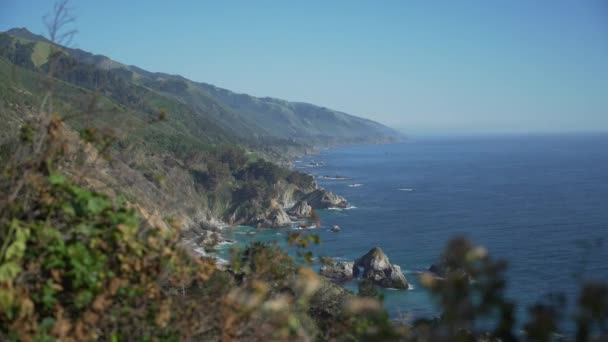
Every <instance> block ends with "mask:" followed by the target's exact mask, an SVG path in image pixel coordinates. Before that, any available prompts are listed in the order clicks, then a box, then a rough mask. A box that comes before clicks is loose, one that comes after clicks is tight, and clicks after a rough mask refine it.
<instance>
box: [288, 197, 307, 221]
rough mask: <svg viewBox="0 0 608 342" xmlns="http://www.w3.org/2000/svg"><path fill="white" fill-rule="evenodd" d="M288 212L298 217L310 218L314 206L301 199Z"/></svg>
mask: <svg viewBox="0 0 608 342" xmlns="http://www.w3.org/2000/svg"><path fill="white" fill-rule="evenodd" d="M287 213H288V214H289V215H291V216H294V217H297V218H309V217H310V215H311V214H312V207H311V206H310V205H309V204H308V202H306V201H299V202H298V203H296V204H295V205H294V206H293V207H292V208H291V209H289V210H288V211H287Z"/></svg>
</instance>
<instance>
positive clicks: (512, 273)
mask: <svg viewBox="0 0 608 342" xmlns="http://www.w3.org/2000/svg"><path fill="white" fill-rule="evenodd" d="M311 160H314V161H319V162H322V163H323V164H324V165H323V166H321V167H315V168H301V171H305V172H311V173H313V174H316V175H328V176H335V175H341V176H346V177H348V179H345V180H328V179H322V178H320V179H319V180H318V181H319V183H320V185H322V186H324V187H326V188H328V189H330V190H331V191H334V192H336V193H338V194H340V195H343V196H345V197H346V198H347V199H348V200H349V201H350V202H351V203H352V204H353V205H354V206H355V208H353V209H351V210H342V211H334V210H328V211H323V212H321V213H320V216H321V221H322V224H323V227H322V228H321V229H318V230H316V232H317V233H319V234H320V236H321V240H322V244H321V246H319V247H318V248H316V249H315V252H316V253H317V254H321V255H328V256H333V257H337V258H339V259H345V260H352V259H355V258H357V257H359V256H361V255H363V254H364V253H366V252H367V251H368V250H369V249H370V248H372V247H373V246H380V247H382V249H383V250H384V251H385V253H386V254H387V255H388V256H389V257H390V259H391V262H393V263H397V264H399V265H401V267H402V269H404V270H405V273H406V277H407V278H408V279H409V280H410V281H411V282H412V283H413V285H414V289H413V290H410V291H396V290H386V291H384V294H385V305H386V307H387V309H388V310H389V312H390V313H391V315H392V316H393V317H397V316H406V315H415V316H428V315H433V314H436V313H437V310H436V308H435V307H434V305H433V302H432V300H431V298H429V296H428V295H427V293H426V291H424V290H423V289H422V287H421V286H420V285H419V284H418V281H417V274H416V273H417V272H418V271H420V270H424V269H426V268H427V267H428V266H429V265H430V264H431V263H433V262H435V261H436V259H437V257H438V256H439V254H440V253H441V251H442V249H443V247H444V246H445V244H446V242H447V241H448V239H449V238H450V237H451V236H455V235H465V236H467V237H469V238H470V239H472V240H473V241H474V242H476V243H479V244H482V245H484V246H485V247H487V248H488V250H489V251H490V252H491V254H492V255H493V256H495V257H499V258H504V259H506V260H507V261H508V262H509V270H508V277H509V283H508V296H509V297H511V298H513V299H515V300H516V301H517V303H518V310H519V311H520V313H522V314H524V313H525V308H526V307H527V306H529V305H531V304H532V303H534V302H535V301H536V300H537V299H539V298H540V297H541V296H542V295H544V294H547V293H550V292H560V293H564V294H566V295H567V297H568V300H569V303H573V302H574V301H575V294H576V293H577V291H578V288H579V285H580V281H581V280H582V279H590V278H596V279H601V280H604V281H608V263H606V260H608V241H607V240H606V239H607V238H608V135H586V136H585V135H561V136H557V135H555V136H494V137H489V136H488V137H474V138H464V137H462V138H433V139H430V138H429V139H412V140H410V141H408V142H405V143H400V144H392V145H374V146H354V147H344V148H336V149H330V150H324V151H322V153H321V154H320V155H318V156H310V157H307V158H303V159H301V160H300V161H299V162H298V163H296V166H298V165H300V166H302V165H305V164H307V163H308V162H310V161H311ZM353 184H361V185H360V186H352V185H353ZM349 185H350V186H349ZM335 224H338V225H340V226H341V227H342V232H340V233H332V232H330V231H329V230H328V228H329V227H331V226H333V225H335ZM239 229H247V228H237V231H238V230H239ZM253 231H254V232H255V234H252V235H242V234H241V235H240V236H246V239H250V240H251V239H258V240H281V241H283V237H282V234H284V231H274V230H258V231H255V230H253ZM237 236H238V235H237ZM239 240H241V241H244V239H239ZM602 241H603V244H602ZM587 242H592V243H594V244H597V243H599V244H597V245H596V247H593V248H589V247H585V246H584V245H585V244H586V243H587ZM570 307H571V306H570Z"/></svg>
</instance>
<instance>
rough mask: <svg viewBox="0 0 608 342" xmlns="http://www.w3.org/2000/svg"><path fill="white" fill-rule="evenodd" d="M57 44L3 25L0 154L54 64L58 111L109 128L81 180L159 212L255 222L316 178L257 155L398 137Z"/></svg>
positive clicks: (71, 125)
mask: <svg viewBox="0 0 608 342" xmlns="http://www.w3.org/2000/svg"><path fill="white" fill-rule="evenodd" d="M53 46H54V45H53V44H52V42H50V41H48V40H47V39H45V38H44V37H42V36H39V35H35V34H32V33H31V32H29V31H27V30H26V29H12V30H9V31H7V32H5V33H0V119H1V120H2V121H3V124H2V126H1V127H0V143H1V144H0V145H3V146H5V147H2V148H1V149H0V158H2V150H3V151H10V148H7V147H6V146H7V145H9V146H10V143H11V139H12V140H13V141H14V140H15V139H16V138H17V133H18V132H19V129H18V128H19V127H21V126H22V125H23V123H24V122H26V118H27V116H28V115H29V114H31V113H35V112H36V110H37V109H38V108H39V105H40V103H41V101H42V99H43V98H44V96H45V93H46V92H47V90H48V89H49V82H48V79H47V75H48V74H49V69H51V64H52V65H53V68H52V69H53V70H52V74H53V79H54V80H55V81H54V82H53V84H52V89H53V104H54V111H55V112H57V113H59V114H60V115H61V116H62V117H63V120H64V122H65V123H66V124H67V126H68V129H69V130H73V131H74V132H75V133H78V134H79V135H80V137H81V138H82V137H84V138H85V140H87V139H88V140H91V136H95V135H101V136H105V134H106V133H107V135H108V136H111V137H112V139H111V142H112V147H111V148H106V147H104V141H105V140H103V139H101V140H99V139H97V140H95V141H94V144H95V145H96V146H97V147H98V149H99V150H100V151H103V152H107V153H109V154H110V155H111V158H109V159H108V160H103V158H92V159H94V162H93V163H92V165H90V166H91V167H90V168H89V170H87V173H86V177H82V176H80V177H79V179H82V180H84V182H86V183H88V185H90V186H92V187H93V188H96V189H98V190H100V189H101V188H104V189H107V188H109V189H113V190H114V191H115V192H117V193H123V194H125V195H127V196H128V197H129V198H130V199H132V200H133V202H135V203H138V204H139V205H141V206H142V208H143V211H144V216H148V215H149V216H156V217H157V218H158V219H159V220H161V221H162V218H164V217H167V216H171V217H176V218H179V219H181V220H182V221H184V222H185V224H186V225H190V226H191V225H193V224H195V223H198V222H201V221H213V220H216V219H220V220H225V221H231V220H232V219H234V220H235V222H236V223H248V222H249V223H251V221H253V220H254V219H256V218H257V219H259V218H260V216H264V215H266V214H267V212H266V211H267V210H268V209H269V208H271V207H273V203H274V206H276V203H278V204H279V205H282V206H284V207H287V206H290V205H293V204H294V203H295V202H296V201H298V200H299V199H301V198H302V197H303V196H305V194H306V193H307V192H310V191H312V190H314V188H315V186H316V185H315V184H314V182H312V179H309V178H310V177H308V178H307V177H304V175H301V174H298V173H294V172H291V171H289V170H286V169H282V168H280V167H277V166H276V165H274V164H272V163H267V162H265V161H264V160H263V159H270V160H272V161H275V162H277V161H285V160H286V158H287V157H289V156H293V155H295V154H301V153H304V152H306V151H309V150H311V149H314V148H317V147H322V146H331V145H336V144H351V143H382V142H391V141H395V140H397V139H400V138H401V136H400V134H399V133H398V132H396V131H394V130H392V129H390V128H388V127H385V126H383V125H381V124H379V123H376V122H373V121H370V120H367V119H363V118H358V117H355V116H352V115H349V114H345V113H342V112H338V111H334V110H330V109H327V108H323V107H319V106H315V105H312V104H306V103H298V102H289V101H284V100H279V99H273V98H257V97H253V96H249V95H245V94H236V93H233V92H231V91H229V90H225V89H221V88H217V87H215V86H212V85H209V84H205V83H197V82H193V81H191V80H188V79H186V78H183V77H181V76H174V75H168V74H163V73H153V72H149V71H145V70H143V69H140V68H138V67H136V66H127V65H124V64H121V63H119V62H116V61H113V60H111V59H110V58H108V57H105V56H100V55H94V54H91V53H89V52H85V51H82V50H79V49H72V48H67V47H62V46H55V48H53ZM53 51H58V52H57V53H56V54H55V55H54V57H53V61H54V62H53V63H50V62H49V61H50V54H51V53H53ZM159 119H162V120H159ZM91 128H93V130H91ZM74 137H77V135H76V134H74ZM73 140H77V139H73ZM5 153H6V152H5ZM67 172H68V173H69V170H67ZM286 193H287V194H288V196H286V195H285V194H286Z"/></svg>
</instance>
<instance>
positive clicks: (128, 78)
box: [0, 28, 401, 149]
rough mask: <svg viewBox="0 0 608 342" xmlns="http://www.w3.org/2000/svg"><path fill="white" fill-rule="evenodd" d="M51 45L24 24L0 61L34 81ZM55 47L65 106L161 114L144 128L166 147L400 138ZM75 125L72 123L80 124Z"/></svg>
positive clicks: (302, 106)
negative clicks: (89, 95)
mask: <svg viewBox="0 0 608 342" xmlns="http://www.w3.org/2000/svg"><path fill="white" fill-rule="evenodd" d="M50 46H51V42H49V41H48V40H47V39H46V38H44V37H42V36H39V35H35V34H33V33H31V32H29V31H28V30H27V29H24V28H19V29H11V30H9V31H7V32H5V33H3V34H0V57H2V58H3V59H4V61H5V62H4V63H7V62H8V63H10V64H13V65H14V66H16V67H21V68H23V69H26V70H28V71H29V72H32V73H34V74H32V76H33V77H34V78H35V75H36V74H38V75H40V77H41V76H42V75H43V73H45V72H46V70H47V68H48V60H47V59H48V52H49V48H50ZM59 49H61V51H62V52H63V54H62V55H61V57H60V61H59V63H58V65H59V67H58V68H57V71H56V77H57V78H59V79H61V80H62V81H64V82H65V83H64V84H62V87H64V89H65V95H66V98H65V99H64V100H65V104H66V106H68V107H73V103H70V99H69V97H70V96H69V95H68V94H69V93H70V92H72V91H75V90H76V89H77V88H78V89H85V90H87V91H89V92H93V93H95V94H97V95H98V96H101V97H103V98H104V99H105V100H107V101H109V102H112V103H114V104H116V105H118V106H116V108H113V109H112V110H108V108H102V109H103V110H101V113H97V115H98V117H97V119H99V121H100V122H105V123H106V124H108V123H115V121H113V120H115V119H116V118H117V117H121V119H124V120H126V121H145V120H146V118H148V119H149V118H150V117H153V116H156V115H158V112H159V111H165V112H166V113H167V115H168V119H169V120H168V121H167V123H165V124H164V125H165V127H164V128H165V129H164V130H163V129H157V130H156V131H155V132H154V137H151V136H150V134H149V133H146V134H144V135H145V136H146V139H147V140H152V143H154V141H156V142H157V143H158V144H159V145H162V147H165V148H168V149H182V148H187V147H185V146H186V145H189V146H192V145H205V144H209V143H211V144H217V143H236V144H243V145H247V146H249V147H251V148H257V149H265V148H275V149H285V148H289V147H292V148H294V149H298V148H307V147H314V146H330V145H335V144H351V143H379V142H391V141H395V140H398V139H400V138H401V135H400V133H398V132H397V131H395V130H393V129H391V128H388V127H386V126H383V125H381V124H379V123H377V122H374V121H371V120H368V119H363V118H359V117H356V116H353V115H349V114H346V113H343V112H339V111H335V110H331V109H328V108H324V107H320V106H316V105H312V104H308V103H300V102H290V101H285V100H280V99H274V98H269V97H263V98H260V97H254V96H250V95H247V94H237V93H234V92H232V91H230V90H226V89H222V88H218V87H215V86H213V85H210V84H206V83H199V82H194V81H191V80H188V79H186V78H184V77H181V76H176V75H169V74H164V73H156V72H150V71H146V70H143V69H141V68H138V67H136V66H127V65H124V64H122V63H119V62H116V61H113V60H112V59H111V58H109V57H106V56H103V55H95V54H92V53H89V52H86V51H83V50H79V49H72V48H66V47H59ZM5 68H8V66H5ZM73 109H74V110H75V109H76V108H73ZM118 112H120V115H118ZM74 125H75V126H78V122H74ZM114 126H117V125H114ZM133 138H136V137H133ZM142 138H143V137H142ZM145 143H147V144H148V143H150V141H146V142H145ZM180 145H184V146H180Z"/></svg>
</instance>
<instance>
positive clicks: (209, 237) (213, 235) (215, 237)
mask: <svg viewBox="0 0 608 342" xmlns="http://www.w3.org/2000/svg"><path fill="white" fill-rule="evenodd" d="M223 241H224V238H223V237H222V235H221V234H220V233H218V232H214V231H210V230H203V231H202V232H201V233H200V235H199V236H198V237H197V241H196V243H197V244H199V245H201V246H203V247H213V246H215V245H217V244H218V243H220V242H223Z"/></svg>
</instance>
